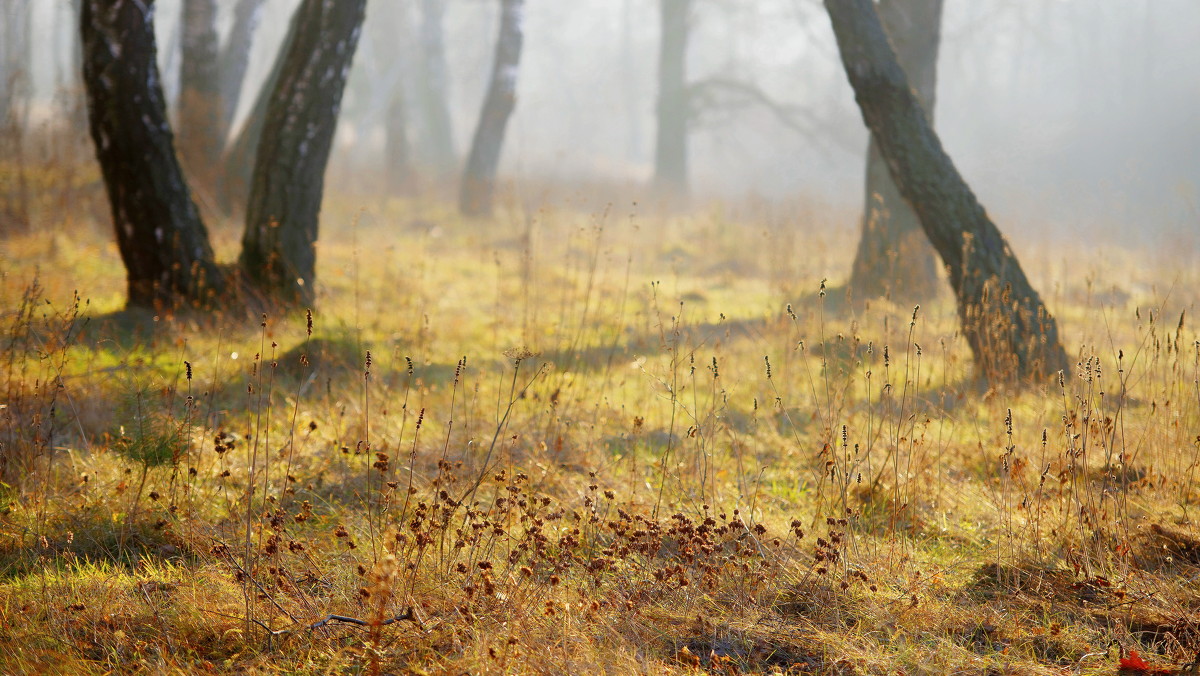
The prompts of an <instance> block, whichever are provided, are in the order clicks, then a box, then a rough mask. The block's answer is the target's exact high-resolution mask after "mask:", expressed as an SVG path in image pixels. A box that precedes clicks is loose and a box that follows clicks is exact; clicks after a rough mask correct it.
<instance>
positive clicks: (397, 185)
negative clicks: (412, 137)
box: [384, 85, 413, 194]
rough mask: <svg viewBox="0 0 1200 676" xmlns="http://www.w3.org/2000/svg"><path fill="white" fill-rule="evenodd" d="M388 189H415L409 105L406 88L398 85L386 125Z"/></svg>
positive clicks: (388, 110) (400, 191) (385, 169)
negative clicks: (410, 142) (409, 137)
mask: <svg viewBox="0 0 1200 676" xmlns="http://www.w3.org/2000/svg"><path fill="white" fill-rule="evenodd" d="M384 132H385V141H384V143H385V146H386V147H385V149H384V152H385V153H386V157H385V159H384V171H385V172H386V173H387V183H388V190H389V191H391V192H395V193H399V194H408V193H411V192H412V191H413V166H412V147H411V146H410V145H409V143H408V107H407V104H406V101H405V99H404V88H403V87H401V86H399V85H397V86H396V91H395V92H394V93H393V94H392V100H391V102H390V103H389V104H388V109H387V120H386V123H385V125H384Z"/></svg>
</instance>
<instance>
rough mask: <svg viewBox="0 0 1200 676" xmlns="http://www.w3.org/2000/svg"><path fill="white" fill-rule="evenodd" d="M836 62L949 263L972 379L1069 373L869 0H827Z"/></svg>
mask: <svg viewBox="0 0 1200 676" xmlns="http://www.w3.org/2000/svg"><path fill="white" fill-rule="evenodd" d="M825 9H826V11H827V12H828V13H829V18H830V20H831V21H832V23H833V31H834V34H835V36H836V37H837V43H838V50H839V51H840V53H841V57H842V64H843V66H844V67H845V70H846V75H847V77H848V78H849V80H850V85H851V87H852V88H853V89H854V95H855V98H856V100H857V101H858V106H859V109H860V110H861V112H862V116H863V120H864V122H865V123H866V125H867V128H868V129H870V130H871V136H872V138H874V140H875V142H876V143H877V144H878V146H879V151H880V154H881V155H882V156H883V159H884V161H885V162H887V166H888V169H889V170H890V172H891V176H892V180H894V181H895V183H896V187H897V188H899V190H900V194H901V195H902V196H903V197H904V199H905V201H906V202H908V203H909V204H910V205H911V206H912V207H913V210H914V211H915V212H916V214H917V216H918V217H919V219H920V221H921V227H922V229H923V230H924V231H925V234H926V236H928V237H929V241H930V242H931V243H932V244H933V247H934V249H936V250H937V252H938V255H939V256H940V257H941V259H942V261H943V263H944V264H945V265H946V268H947V271H948V273H949V277H950V285H951V287H952V288H953V289H954V294H955V297H956V298H957V301H958V314H959V319H960V321H961V323H962V331H963V334H964V336H965V337H966V339H967V343H968V345H969V346H970V348H971V352H972V355H973V357H974V359H975V365H976V370H977V372H978V373H979V375H981V376H983V377H985V378H987V379H988V380H991V381H996V380H1005V379H1011V378H1031V377H1039V376H1045V375H1048V374H1053V373H1055V372H1056V371H1059V370H1063V369H1066V368H1067V365H1068V364H1067V356H1066V352H1065V351H1064V350H1063V348H1062V344H1061V343H1060V342H1059V337H1058V324H1057V322H1056V321H1055V320H1054V317H1053V316H1051V314H1050V312H1049V311H1048V310H1047V309H1046V306H1045V305H1044V304H1043V303H1042V300H1041V298H1040V297H1039V296H1038V293H1037V291H1035V290H1034V288H1033V287H1032V286H1031V285H1030V283H1029V280H1028V279H1027V278H1026V276H1025V272H1024V271H1023V270H1022V269H1021V265H1020V263H1019V262H1017V258H1016V256H1015V255H1014V254H1013V251H1012V249H1011V248H1010V247H1009V245H1008V242H1007V241H1005V239H1004V236H1003V235H1001V234H1000V230H999V229H997V228H996V225H995V224H994V223H992V221H991V219H990V218H988V215H987V213H986V212H985V211H984V209H983V206H982V205H980V203H979V200H977V199H976V198H975V195H974V193H972V192H971V188H970V186H968V185H967V183H966V181H964V180H963V178H962V175H960V174H959V172H958V170H957V169H956V168H955V166H954V163H953V162H952V161H951V160H950V157H949V156H948V155H947V154H946V151H945V150H944V149H943V148H942V144H941V141H940V140H939V139H938V136H937V134H936V133H935V132H934V131H933V127H932V125H931V124H930V122H929V118H928V117H927V116H926V115H925V111H924V109H923V108H922V107H921V103H920V101H918V100H917V97H916V95H915V94H914V93H913V91H912V89H911V88H910V86H909V83H908V78H907V77H906V76H905V73H904V70H903V69H902V68H901V67H900V64H899V63H897V61H896V55H895V53H894V52H893V51H892V48H891V46H890V45H889V44H888V39H887V35H886V34H885V33H884V30H883V26H882V24H881V23H880V21H879V15H878V14H876V12H875V4H874V2H873V1H872V0H825Z"/></svg>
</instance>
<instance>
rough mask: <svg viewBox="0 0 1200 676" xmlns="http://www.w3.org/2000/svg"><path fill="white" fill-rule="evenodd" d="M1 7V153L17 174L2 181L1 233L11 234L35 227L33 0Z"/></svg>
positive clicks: (7, 1) (19, 0)
mask: <svg viewBox="0 0 1200 676" xmlns="http://www.w3.org/2000/svg"><path fill="white" fill-rule="evenodd" d="M2 7H3V9H2V18H3V26H2V27H0V38H3V42H0V156H2V157H4V158H5V159H7V160H8V161H9V162H10V163H11V165H10V168H11V169H13V170H14V171H13V174H14V175H13V177H12V180H11V181H5V182H2V183H0V236H4V237H8V236H11V235H17V234H23V233H27V232H29V231H30V230H31V229H32V218H31V216H30V201H31V200H30V194H29V192H30V191H29V179H28V171H29V167H28V166H27V164H26V156H25V150H26V148H25V140H26V132H27V131H28V126H29V125H28V123H29V108H30V103H31V102H32V100H33V87H32V85H33V78H32V76H31V71H32V69H33V51H32V40H31V33H32V26H33V23H32V22H33V5H32V3H31V2H30V0H4V4H3V5H2Z"/></svg>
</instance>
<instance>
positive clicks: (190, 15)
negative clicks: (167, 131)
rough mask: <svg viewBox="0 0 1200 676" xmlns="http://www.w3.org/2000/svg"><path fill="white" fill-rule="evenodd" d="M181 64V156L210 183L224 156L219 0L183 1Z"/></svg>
mask: <svg viewBox="0 0 1200 676" xmlns="http://www.w3.org/2000/svg"><path fill="white" fill-rule="evenodd" d="M182 23H183V43H182V50H181V57H182V58H181V59H180V66H179V110H178V115H177V116H176V120H177V122H178V124H179V157H180V159H181V160H182V161H183V164H184V166H186V167H187V168H188V172H189V174H190V175H191V177H192V179H193V180H194V181H196V182H198V183H199V185H201V186H211V185H212V182H213V178H214V176H215V175H216V168H217V162H218V161H219V160H220V158H221V145H222V143H223V141H224V137H223V135H222V132H221V129H222V127H221V88H220V74H219V72H218V70H217V68H218V64H217V3H216V0H184V2H183V21H182Z"/></svg>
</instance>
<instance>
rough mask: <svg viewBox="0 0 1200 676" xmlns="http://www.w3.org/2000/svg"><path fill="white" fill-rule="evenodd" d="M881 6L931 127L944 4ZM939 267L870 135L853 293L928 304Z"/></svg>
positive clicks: (889, 2) (892, 2) (899, 1)
mask: <svg viewBox="0 0 1200 676" xmlns="http://www.w3.org/2000/svg"><path fill="white" fill-rule="evenodd" d="M876 7H877V8H878V11H879V18H880V20H881V21H882V23H883V28H884V30H885V31H886V32H887V34H888V37H889V38H890V40H891V44H892V47H893V48H894V49H895V50H896V58H897V60H898V61H899V63H900V67H901V68H903V69H904V73H905V74H906V75H907V76H908V82H909V84H910V85H912V87H913V91H914V92H915V93H916V95H917V100H918V101H919V102H920V104H921V107H922V108H923V109H924V110H925V114H926V116H927V117H928V118H929V122H930V124H931V125H932V124H933V110H934V100H935V96H936V90H937V58H938V43H939V42H940V40H941V30H940V28H941V20H942V0H880V2H879V3H878V4H877V5H876ZM937 269H938V264H937V260H936V258H935V254H934V251H933V247H932V246H930V244H929V238H927V237H926V236H925V233H924V232H923V231H922V230H921V223H920V221H919V220H918V219H917V214H916V213H914V212H913V210H912V207H910V206H909V205H908V203H907V202H905V201H904V198H903V196H901V194H900V191H899V190H898V189H897V188H896V184H895V182H894V181H893V180H892V176H891V173H890V172H889V171H888V167H887V164H886V163H885V162H884V160H883V156H882V155H881V154H880V152H879V144H878V142H876V140H875V137H874V136H871V137H870V142H869V144H868V146H867V174H866V198H865V201H864V205H863V217H862V237H861V238H860V239H859V242H858V251H857V252H856V253H855V255H854V263H853V265H852V267H851V271H850V282H849V285H848V287H849V292H850V294H851V295H852V296H853V297H854V298H857V299H860V300H866V299H870V298H880V297H885V296H887V297H890V298H892V299H893V300H896V301H897V302H902V303H909V304H912V303H922V302H927V301H929V300H930V299H931V298H933V297H934V296H936V295H937V285H938V275H937Z"/></svg>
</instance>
